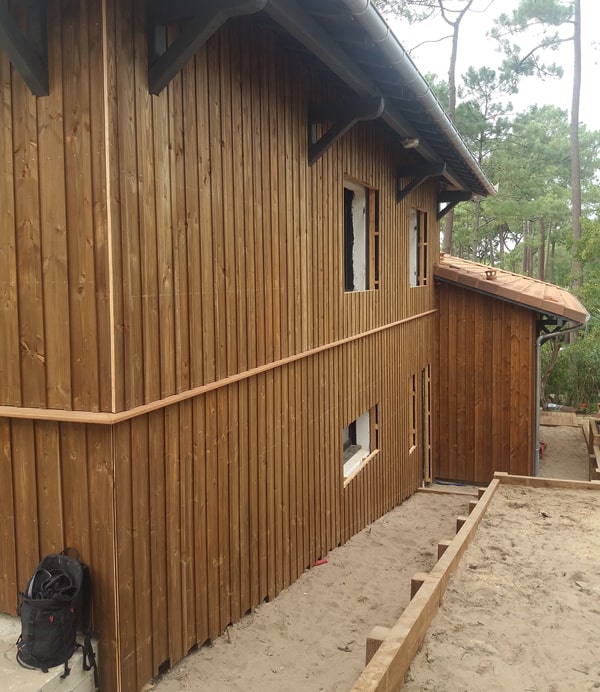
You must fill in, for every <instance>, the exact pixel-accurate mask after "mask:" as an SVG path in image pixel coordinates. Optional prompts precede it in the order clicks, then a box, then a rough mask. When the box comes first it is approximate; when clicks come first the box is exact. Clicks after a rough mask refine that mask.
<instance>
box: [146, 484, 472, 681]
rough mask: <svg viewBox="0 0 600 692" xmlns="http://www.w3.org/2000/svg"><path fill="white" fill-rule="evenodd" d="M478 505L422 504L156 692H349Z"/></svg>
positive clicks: (441, 500) (377, 529)
mask: <svg viewBox="0 0 600 692" xmlns="http://www.w3.org/2000/svg"><path fill="white" fill-rule="evenodd" d="M471 499H473V496H472V495H446V494H439V495H438V494H436V495H434V494H433V493H417V494H415V495H413V496H412V497H411V498H410V499H408V500H407V501H406V502H404V503H403V504H402V505H400V506H399V507H397V508H396V509H394V510H393V511H392V512H389V513H388V514H386V515H385V516H384V517H382V518H381V519H379V520H378V521H376V522H374V523H373V524H371V525H370V526H369V527H367V528H366V529H365V530H364V531H362V532H361V533H359V534H357V535H356V536H354V537H353V538H352V539H351V540H350V541H349V542H348V543H346V545H344V546H342V547H340V548H336V549H335V550H333V551H332V552H331V553H329V554H328V555H327V564H324V565H321V566H319V567H314V568H313V569H311V570H309V571H308V572H306V573H305V574H304V575H302V577H301V578H300V579H299V580H298V581H297V582H295V583H294V584H292V586H291V587H290V588H288V589H287V590H286V591H284V592H282V593H281V594H280V595H279V596H278V597H277V598H276V599H274V600H273V601H272V602H270V603H266V604H264V605H262V606H260V607H259V608H257V609H256V611H255V612H254V613H253V614H251V615H249V616H248V617H246V618H244V619H243V620H242V621H241V622H239V623H237V624H235V625H233V626H232V627H230V628H229V630H228V632H227V635H226V636H223V637H220V638H219V639H217V640H216V641H215V643H214V644H213V645H212V646H209V647H202V648H201V649H199V650H198V651H197V652H195V653H192V654H190V655H189V656H187V657H186V658H185V659H184V660H183V661H181V662H180V663H179V664H177V665H176V666H174V667H173V668H172V669H171V670H170V671H169V672H168V673H167V674H166V675H164V676H163V677H162V678H161V679H160V681H158V682H156V683H155V690H157V691H158V692H174V691H176V690H210V692H238V691H239V692H241V691H242V690H243V691H244V692H255V691H259V690H260V692H284V691H287V690H290V691H291V690H294V692H297V691H298V692H300V691H303V690H305V691H307V692H308V691H309V690H310V692H314V691H318V690H326V691H327V692H331V691H334V690H337V691H340V692H341V691H344V692H346V691H347V690H349V689H350V688H351V687H352V685H353V684H354V682H355V681H356V679H357V678H358V676H359V674H360V672H361V670H362V669H363V666H364V660H365V641H366V638H367V635H368V634H369V632H370V631H371V630H372V629H373V627H374V626H375V625H385V626H391V625H393V624H394V623H395V622H396V620H397V619H398V617H399V616H400V614H401V613H402V611H403V610H404V608H405V607H406V605H407V603H408V601H409V599H410V579H411V577H412V576H413V574H414V573H415V572H419V571H428V570H430V569H431V568H432V567H433V565H434V564H435V561H436V559H437V543H438V541H439V540H441V539H443V538H452V537H453V536H454V534H455V527H456V517H457V515H459V514H464V513H465V512H466V511H467V508H468V504H469V500H471Z"/></svg>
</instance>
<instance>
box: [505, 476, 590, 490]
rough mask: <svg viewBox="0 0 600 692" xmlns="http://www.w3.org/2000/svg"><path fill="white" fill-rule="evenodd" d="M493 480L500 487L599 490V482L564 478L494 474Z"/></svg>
mask: <svg viewBox="0 0 600 692" xmlns="http://www.w3.org/2000/svg"><path fill="white" fill-rule="evenodd" d="M494 478H496V479H498V480H499V481H500V483H502V485H522V486H524V487H526V488H561V489H563V490H600V481H571V480H567V479H565V478H538V477H535V476H514V475H511V474H507V473H499V472H496V473H495V474H494Z"/></svg>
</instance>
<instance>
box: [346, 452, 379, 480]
mask: <svg viewBox="0 0 600 692" xmlns="http://www.w3.org/2000/svg"><path fill="white" fill-rule="evenodd" d="M378 454H379V450H378V449H374V450H373V451H372V452H368V451H367V450H365V449H361V450H360V451H359V452H357V453H356V454H354V455H353V456H352V457H350V459H348V461H347V462H346V463H345V464H344V487H345V486H346V485H347V484H348V483H349V482H350V481H351V480H352V479H353V478H354V476H356V475H357V473H358V472H359V471H360V470H361V469H363V468H364V467H365V466H366V465H367V464H368V463H369V462H370V461H371V459H374V458H375V457H376V456H377V455H378Z"/></svg>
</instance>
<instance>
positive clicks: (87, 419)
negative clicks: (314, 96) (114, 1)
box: [0, 310, 437, 425]
mask: <svg viewBox="0 0 600 692" xmlns="http://www.w3.org/2000/svg"><path fill="white" fill-rule="evenodd" d="M436 312H437V310H428V311H427V312H423V313H421V314H420V315H412V316H411V317H407V318H406V319H403V320H398V321H397V322H393V323H392V324H386V325H383V326H382V327H376V328H375V329H370V330H369V331H367V332H363V333H362V334H355V335H353V336H348V337H346V338H345V339H339V340H338V341H334V342H333V343H330V344H324V345H323V346H317V347H316V348H311V349H309V350H308V351H304V352H303V353H297V354H295V355H293V356H287V357H286V358H280V359H279V360H276V361H274V362H272V363H265V364H264V365H260V366H258V367H256V368H251V369H250V370H246V371H245V372H240V373H238V374H237V375H231V376H229V377H223V378H222V379H220V380H217V381H216V382H209V383H208V384H204V385H201V386H199V387H194V388H193V389H190V390H188V391H187V392H180V393H179V394H173V395H171V396H167V397H164V398H162V399H159V400H157V401H153V402H151V403H149V404H144V405H143V406H135V407H134V408H131V409H129V410H128V411H119V412H118V413H101V412H95V411H60V410H56V409H38V408H26V407H23V408H19V407H16V406H0V417H3V418H20V419H27V420H48V421H57V422H61V423H93V424H98V425H115V424H116V423H122V422H124V421H127V420H131V419H132V418H137V417H138V416H143V415H144V414H146V413H151V412H152V411H158V410H160V409H163V408H166V407H167V406H172V405H173V404H178V403H181V402H182V401H187V400H189V399H193V398H194V397H197V396H200V395H201V394H206V393H208V392H214V391H215V390H217V389H221V388H222V387H227V386H229V385H231V384H235V383H236V382H242V381H243V380H248V379H250V378H252V377H256V376H257V375H261V374H263V373H266V372H270V371H272V370H277V368H280V367H283V366H284V365H289V364H290V363H295V362H297V361H299V360H303V359H305V358H310V357H311V356H314V355H316V354H318V353H323V352H324V351H329V350H331V349H334V348H338V347H340V346H343V345H344V344H348V343H351V342H352V341H358V340H360V339H364V338H366V337H368V336H372V335H373V334H378V333H379V332H384V331H387V330H389V329H394V327H399V326H401V325H403V324H407V323H408V322H413V321H415V320H418V319H422V318H424V317H429V316H430V315H433V314H435V313H436Z"/></svg>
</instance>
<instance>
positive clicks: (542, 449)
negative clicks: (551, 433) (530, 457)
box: [540, 442, 548, 459]
mask: <svg viewBox="0 0 600 692" xmlns="http://www.w3.org/2000/svg"><path fill="white" fill-rule="evenodd" d="M547 446H548V443H547V442H540V459H543V458H544V452H545V451H546V447H547Z"/></svg>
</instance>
